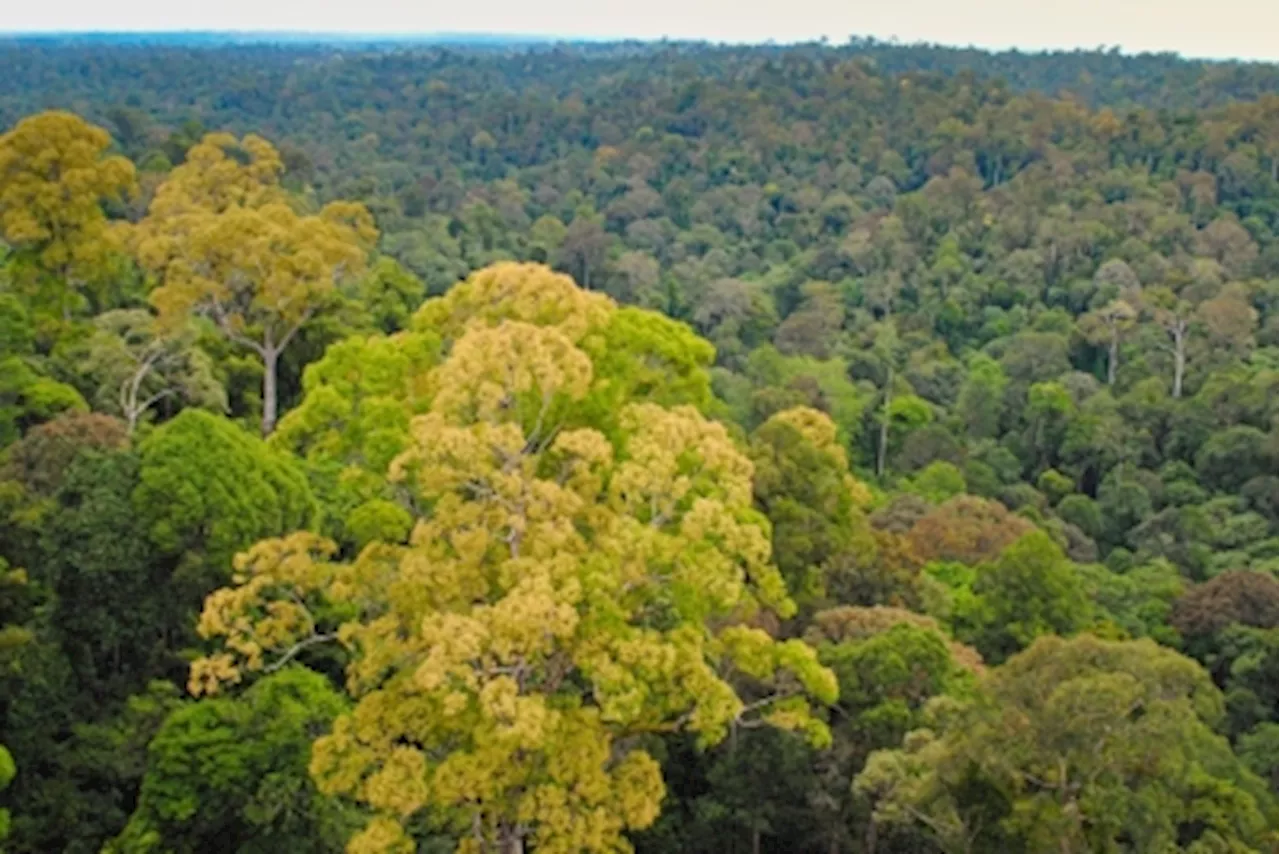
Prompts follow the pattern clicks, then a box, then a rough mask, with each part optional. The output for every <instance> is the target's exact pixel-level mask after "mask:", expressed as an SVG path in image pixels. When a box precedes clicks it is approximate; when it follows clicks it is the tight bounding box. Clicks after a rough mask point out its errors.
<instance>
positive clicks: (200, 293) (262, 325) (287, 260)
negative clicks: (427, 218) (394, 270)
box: [134, 134, 377, 436]
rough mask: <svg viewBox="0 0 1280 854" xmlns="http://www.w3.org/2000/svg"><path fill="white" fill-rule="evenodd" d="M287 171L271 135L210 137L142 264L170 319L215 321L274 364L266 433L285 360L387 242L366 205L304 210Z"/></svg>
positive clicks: (155, 299) (156, 218)
mask: <svg viewBox="0 0 1280 854" xmlns="http://www.w3.org/2000/svg"><path fill="white" fill-rule="evenodd" d="M241 156H243V157H245V158H246V159H247V161H248V162H247V163H244V164H241V162H240V160H239V159H238V157H241ZM282 168H283V166H282V164H281V161H280V158H279V155H278V154H277V153H276V150H275V149H274V148H272V147H271V145H270V143H268V142H267V141H266V140H264V139H262V138H261V137H256V136H252V135H250V136H246V137H245V138H244V139H243V140H241V141H240V142H239V143H237V142H236V140H235V138H234V137H232V136H231V135H230V134H210V135H208V136H206V137H205V138H204V140H202V141H201V142H200V144H199V145H197V146H194V147H193V148H192V149H191V151H189V152H188V153H187V161H186V163H184V164H183V165H182V166H179V167H177V168H176V169H174V170H173V172H172V173H170V175H169V178H168V180H166V181H165V182H164V183H163V184H162V185H160V187H159V188H158V189H157V190H156V195H155V198H154V199H153V200H152V202H151V205H150V207H149V208H148V210H147V217H146V219H144V220H143V221H142V222H141V223H139V225H138V228H137V231H136V234H135V235H134V246H135V249H136V251H137V253H138V258H139V260H141V261H142V263H143V264H144V265H145V266H147V267H148V268H149V269H151V270H153V271H154V272H156V273H157V274H158V275H159V276H160V277H161V285H160V287H159V288H157V289H156V290H155V291H153V292H152V294H151V301H152V303H153V304H154V305H155V306H156V308H157V309H158V310H159V312H160V316H161V318H162V320H164V321H166V322H169V323H173V324H181V323H185V322H186V319H187V318H188V317H189V316H190V315H191V314H193V313H196V314H204V315H207V316H208V317H209V318H211V319H212V320H213V321H214V322H215V323H216V324H217V327H218V329H219V330H221V332H222V334H223V335H225V336H226V337H227V338H229V339H230V340H232V341H234V342H236V343H237V344H239V345H241V346H243V347H247V348H248V349H249V350H251V351H252V352H254V353H256V354H257V356H258V358H260V359H261V360H262V367H263V374H262V433H263V435H264V436H265V435H269V434H270V433H271V431H272V430H274V429H275V425H276V419H277V409H278V406H279V403H278V392H277V372H278V365H279V361H280V354H281V353H282V352H283V351H284V349H285V348H286V347H288V346H289V342H290V341H292V340H293V338H294V336H295V335H297V334H298V331H299V330H300V329H301V328H302V327H303V326H305V325H306V323H307V322H308V321H309V320H311V318H312V317H313V316H314V315H315V314H316V313H317V312H320V311H323V310H324V309H326V308H327V307H330V306H331V305H332V304H333V303H334V300H333V296H334V294H335V288H336V283H338V282H340V281H342V280H343V279H346V278H348V277H354V276H357V275H359V274H360V273H361V272H362V271H363V270H364V267H365V262H366V256H367V254H368V251H369V249H370V248H371V247H372V245H373V243H374V240H375V239H376V237H377V231H376V230H375V229H374V226H373V219H372V217H371V216H370V215H369V212H368V211H367V210H365V208H364V206H363V205H360V204H355V203H349V202H330V203H329V204H328V205H326V206H325V207H324V208H323V209H321V210H320V212H319V213H317V214H312V215H307V216H300V215H298V214H297V213H296V212H295V211H294V210H293V209H292V208H291V207H290V206H289V204H288V200H287V198H286V196H285V194H284V192H283V190H282V189H281V188H280V185H279V181H280V173H281V170H282Z"/></svg>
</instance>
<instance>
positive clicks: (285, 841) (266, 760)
mask: <svg viewBox="0 0 1280 854" xmlns="http://www.w3.org/2000/svg"><path fill="white" fill-rule="evenodd" d="M345 710H346V704H345V702H344V700H343V698H342V697H341V696H340V695H339V694H337V693H336V692H335V691H334V690H333V688H332V687H330V685H329V684H328V682H327V680H325V678H324V677H323V676H320V675H319V674H316V673H312V672H310V671H308V670H305V669H303V668H297V667H294V668H289V669H286V670H282V671H280V672H279V673H275V674H272V675H271V676H268V677H267V678H265V679H263V680H261V681H260V682H258V683H256V684H255V685H254V686H253V687H252V688H250V689H249V690H248V691H246V692H245V693H244V694H243V695H242V696H240V697H237V698H215V699H207V700H201V701H200V702H197V703H189V704H187V705H185V706H183V707H181V708H179V709H177V710H176V711H174V712H172V713H171V714H170V715H169V716H168V717H167V718H165V720H164V723H163V724H162V725H161V726H160V729H159V731H158V732H157V733H156V734H155V737H154V738H153V739H152V740H151V743H150V745H149V746H148V748H147V762H146V773H145V776H144V777H143V778H142V786H141V790H140V792H139V795H138V804H137V807H136V809H135V810H134V812H133V815H132V816H131V817H130V818H129V823H128V825H127V826H126V827H125V829H124V831H123V832H122V833H121V834H120V836H119V837H117V838H116V839H115V840H113V841H111V842H109V843H108V844H107V846H106V847H105V848H104V849H103V850H104V851H105V852H107V854H114V852H120V854H124V852H132V853H133V854H144V852H153V851H172V852H175V854H179V853H180V854H195V852H200V851H208V850H210V849H214V848H216V849H220V850H234V851H240V852H246V854H248V852H264V854H265V852H269V851H282V850H283V851H298V852H316V854H320V852H333V854H337V852H339V851H341V850H342V844H343V841H344V837H345V835H346V834H347V833H349V832H351V830H353V829H354V828H355V826H357V823H356V822H355V821H353V820H352V819H353V818H354V816H351V815H350V814H344V809H343V807H342V806H341V805H340V804H339V803H337V802H336V801H334V800H332V799H329V798H325V797H323V796H322V795H320V794H319V792H317V791H316V789H315V785H314V783H312V781H311V779H310V777H309V776H308V774H307V763H308V761H309V759H310V754H311V742H312V741H313V740H314V738H315V736H316V735H317V734H318V733H320V732H323V731H324V730H325V729H327V728H328V727H329V726H330V725H331V723H332V722H333V720H334V718H336V717H337V716H338V715H339V714H341V713H342V712H344V711H345Z"/></svg>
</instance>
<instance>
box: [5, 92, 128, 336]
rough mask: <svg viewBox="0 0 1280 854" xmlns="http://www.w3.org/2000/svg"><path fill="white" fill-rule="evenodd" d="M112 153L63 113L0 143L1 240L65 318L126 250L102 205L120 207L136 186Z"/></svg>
mask: <svg viewBox="0 0 1280 854" xmlns="http://www.w3.org/2000/svg"><path fill="white" fill-rule="evenodd" d="M110 146H111V137H110V136H109V135H108V134H107V132H106V131H105V130H103V129H102V128H100V127H98V126H96V125H91V124H89V123H88V122H86V121H85V120H84V119H82V118H80V117H79V116H77V115H74V114H73V113H68V112H63V111H60V110H55V111H51V112H45V113H40V114H39V115H35V116H29V117H28V118H25V119H23V120H22V121H20V122H18V124H17V125H15V126H14V128H13V129H12V130H10V131H8V132H7V133H5V134H3V135H0V236H3V238H4V241H5V242H6V243H7V244H9V246H10V247H12V248H13V249H14V250H16V252H17V253H18V255H19V257H20V259H21V260H22V261H24V262H26V263H29V264H30V265H32V272H35V273H36V274H37V281H36V282H35V283H34V286H35V288H36V289H37V291H38V292H39V293H41V294H43V297H42V298H41V301H42V302H44V303H45V304H46V305H47V306H48V307H49V308H50V309H52V310H53V311H54V312H55V313H57V314H58V315H60V316H62V317H63V318H65V317H67V316H68V315H69V313H70V312H71V310H72V308H73V307H74V306H73V303H72V299H74V298H75V297H77V296H79V297H83V296H84V294H83V293H82V291H84V290H85V289H86V288H88V287H89V286H90V285H91V284H96V283H99V282H100V281H101V279H102V277H103V274H104V273H106V272H108V269H109V264H110V261H111V259H112V256H113V255H117V254H119V253H120V250H121V249H122V248H123V244H122V241H121V240H120V234H119V232H118V230H117V229H115V228H114V227H113V226H112V223H110V222H109V221H108V219H107V216H106V213H105V212H104V211H103V208H102V205H103V203H104V202H120V201H123V199H124V198H125V196H126V195H127V194H129V193H130V192H132V191H133V190H134V189H135V188H136V182H135V176H134V168H133V164H132V163H130V162H129V161H128V160H126V159H125V158H123V157H120V156H118V155H110V156H108V155H107V154H106V151H107V149H108V148H109V147H110ZM96 307H97V308H98V309H101V308H102V307H103V306H101V305H97V306H96Z"/></svg>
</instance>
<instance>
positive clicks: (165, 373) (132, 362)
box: [81, 309, 227, 433]
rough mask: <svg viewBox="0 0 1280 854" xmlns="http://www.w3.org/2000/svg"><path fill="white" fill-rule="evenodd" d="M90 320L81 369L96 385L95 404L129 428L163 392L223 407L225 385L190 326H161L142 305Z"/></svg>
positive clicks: (210, 406) (217, 408)
mask: <svg viewBox="0 0 1280 854" xmlns="http://www.w3.org/2000/svg"><path fill="white" fill-rule="evenodd" d="M93 325H94V327H95V328H96V332H95V334H94V335H93V337H92V338H90V339H89V341H88V342H87V343H86V345H85V353H84V356H83V359H82V361H81V370H82V372H83V374H84V375H85V376H88V377H91V378H92V379H93V381H94V383H95V384H96V385H97V387H98V393H97V395H96V396H95V398H94V403H95V404H96V405H97V407H98V408H99V409H102V410H105V411H107V412H110V413H111V414H113V415H119V416H120V417H122V418H123V419H124V420H125V423H126V424H127V425H128V427H129V432H130V433H133V431H134V430H136V429H137V426H138V422H139V421H140V420H141V419H142V418H143V416H144V415H146V414H147V413H148V412H149V411H150V410H151V409H152V407H154V406H155V405H156V404H158V403H159V402H160V401H162V400H165V399H167V398H180V399H181V400H183V401H185V402H186V403H189V404H191V405H193V406H203V407H205V408H208V409H212V410H214V411H217V412H222V411H225V410H226V408H227V393H226V390H225V389H223V387H222V385H221V383H219V382H218V381H217V379H216V378H215V377H214V375H213V364H212V361H211V360H210V358H209V356H208V355H207V354H206V353H205V352H204V351H203V350H201V349H199V348H198V347H197V346H196V337H197V332H196V330H195V329H194V328H192V327H191V326H186V327H177V328H166V327H163V326H161V325H160V324H158V323H157V322H156V318H155V316H154V315H152V314H151V312H149V311H145V310H142V309H117V310H115V311H108V312H104V313H103V314H100V315H98V316H97V317H95V318H94V319H93Z"/></svg>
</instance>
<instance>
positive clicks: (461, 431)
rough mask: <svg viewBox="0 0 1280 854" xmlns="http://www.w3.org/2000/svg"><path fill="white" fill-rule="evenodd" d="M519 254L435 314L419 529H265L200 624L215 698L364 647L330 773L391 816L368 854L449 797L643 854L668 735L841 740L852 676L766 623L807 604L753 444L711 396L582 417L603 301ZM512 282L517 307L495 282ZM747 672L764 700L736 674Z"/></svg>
mask: <svg viewBox="0 0 1280 854" xmlns="http://www.w3.org/2000/svg"><path fill="white" fill-rule="evenodd" d="M520 272H521V268H512V267H509V266H506V267H502V266H500V267H498V268H495V269H494V270H492V271H488V273H487V275H482V276H479V277H477V278H476V279H475V280H474V281H471V282H468V283H465V284H464V285H463V286H460V288H459V291H458V294H457V296H454V297H452V298H451V297H446V298H445V299H444V300H442V301H440V302H439V303H438V304H437V305H434V306H430V307H429V308H424V310H423V312H422V313H420V315H419V318H418V320H419V321H423V320H426V319H428V318H432V319H435V320H436V321H438V324H437V325H436V327H435V328H436V329H438V330H439V334H441V335H443V336H446V337H451V336H452V335H453V334H455V332H454V330H455V329H459V328H460V329H461V330H463V331H461V333H460V334H459V335H458V337H457V338H456V340H454V343H453V346H452V348H451V350H450V351H449V355H448V357H447V358H446V359H445V360H444V361H443V362H442V363H441V364H440V365H439V366H438V367H436V368H434V369H433V370H432V372H431V374H430V377H429V384H430V386H431V387H432V388H433V389H434V390H435V393H434V396H433V399H432V401H431V405H430V407H429V410H428V411H427V412H426V413H425V414H423V415H421V416H418V417H417V418H415V419H414V421H413V423H412V427H411V432H412V438H411V442H410V444H409V446H408V448H407V449H406V450H405V452H404V453H403V454H401V455H400V456H399V457H397V459H396V460H395V461H394V462H393V463H392V465H391V469H390V472H391V475H392V477H393V479H403V480H404V482H406V483H408V484H410V485H411V487H412V489H413V490H414V492H415V493H416V502H415V503H416V506H417V507H418V508H420V510H419V512H418V519H417V522H416V525H415V529H414V533H413V535H412V536H411V538H410V542H409V544H408V545H407V546H400V545H396V544H393V543H374V544H371V545H369V546H367V547H366V548H365V549H364V550H363V551H362V552H361V553H360V555H359V556H358V557H357V558H356V559H355V561H353V562H351V563H347V564H342V563H335V562H333V560H332V556H333V553H334V544H333V543H331V542H327V541H325V540H324V539H322V538H318V537H315V536H313V535H310V534H306V533H299V534H295V535H291V536H289V537H286V538H284V539H277V540H267V541H264V542H262V543H259V544H258V545H257V546H255V547H254V548H253V549H251V550H250V551H249V552H247V553H246V554H244V555H242V556H241V557H240V558H239V559H238V561H237V566H238V574H237V576H236V582H235V584H234V585H233V586H231V587H227V588H224V589H223V590H220V591H218V592H216V593H214V594H212V595H211V596H210V597H209V599H208V600H207V602H206V607H205V612H204V614H203V616H202V618H201V623H200V631H201V633H202V634H203V635H204V636H206V637H210V638H213V637H221V638H223V643H224V650H225V651H223V652H219V653H217V654H215V655H213V656H211V657H209V658H206V659H203V660H201V661H200V662H197V663H196V664H195V665H194V666H193V668H192V672H191V683H190V684H191V688H192V690H193V691H194V692H196V693H203V692H212V691H216V690H218V689H219V687H220V686H222V685H225V684H227V683H231V682H235V681H238V680H240V679H243V678H245V676H247V675H248V674H250V673H252V672H254V671H259V670H264V669H275V668H277V667H279V666H280V665H281V664H282V663H283V662H285V661H287V660H289V659H291V658H292V657H294V656H295V655H297V654H298V653H299V652H300V651H302V650H304V649H306V648H308V647H310V646H313V645H315V644H318V643H324V642H327V641H330V640H334V639H336V640H338V641H339V642H341V644H342V645H343V646H344V647H345V648H346V649H347V650H348V653H349V656H350V658H349V664H348V665H347V691H348V692H349V693H350V694H351V696H352V698H353V700H354V709H353V711H352V712H351V713H350V714H346V715H342V716H340V717H339V718H338V719H337V721H336V722H335V724H334V727H333V730H332V732H331V733H329V734H328V735H326V736H324V737H322V738H321V739H320V740H319V741H317V743H316V745H315V750H314V753H313V756H312V761H311V771H312V774H313V776H314V777H315V779H316V780H317V783H318V785H319V787H320V789H321V791H323V792H326V793H329V794H341V795H346V796H350V797H354V798H356V799H358V800H361V801H363V802H365V803H366V804H368V806H369V807H370V808H371V809H372V810H373V811H374V813H375V818H374V819H373V820H372V821H371V822H370V823H369V825H368V826H367V827H366V828H365V830H364V831H362V833H361V834H359V835H358V836H357V837H356V838H355V839H353V840H352V842H351V843H350V847H349V850H351V851H374V850H378V851H381V850H396V851H401V850H407V847H408V846H410V845H411V843H410V842H409V840H408V837H407V836H406V835H405V833H406V832H405V830H404V825H403V822H404V821H405V820H406V819H409V818H411V817H412V816H414V815H416V814H419V813H421V812H422V811H423V810H426V809H428V808H430V809H431V810H432V811H433V814H435V815H438V816H440V817H441V818H442V819H443V820H444V821H445V822H447V824H448V825H449V826H450V827H452V828H453V829H454V830H456V831H457V832H458V833H459V835H460V836H461V838H462V841H461V842H460V844H459V849H458V850H459V851H463V852H479V851H481V850H499V851H502V852H505V854H513V853H514V852H518V851H522V850H524V848H525V846H526V845H532V846H533V847H535V848H536V849H537V850H539V851H570V850H572V851H580V850H588V851H615V850H626V848H627V847H628V846H627V845H626V843H625V842H624V840H623V837H622V833H623V832H624V831H625V830H626V829H628V828H641V827H645V826H647V825H648V824H650V823H652V821H653V820H654V817H655V816H656V814H657V810H658V805H659V802H660V800H661V797H662V791H663V786H662V780H661V776H660V773H659V771H658V766H657V764H656V762H655V761H654V760H653V759H652V758H651V756H650V755H649V754H648V753H647V752H646V751H645V750H644V749H643V748H642V747H641V743H640V742H639V741H637V738H639V737H640V736H642V735H643V734H644V733H653V732H669V731H677V730H681V729H686V728H687V729H689V730H692V731H693V732H695V733H697V734H698V735H699V737H700V738H701V739H702V740H703V741H704V742H705V743H715V742H717V741H719V740H720V739H721V738H723V737H724V736H725V735H726V734H727V733H728V731H729V730H730V729H732V728H735V727H739V726H757V725H760V724H762V723H765V722H769V723H772V724H774V725H777V726H781V727H783V728H787V729H796V730H800V731H802V732H805V733H806V734H808V735H809V736H810V737H811V738H813V739H814V740H815V741H817V742H819V743H821V742H823V741H824V740H825V738H826V730H825V727H823V726H822V724H821V723H820V722H819V721H818V720H817V719H816V718H814V717H813V716H812V715H811V714H810V712H809V710H808V704H807V702H806V699H805V695H806V694H812V695H813V696H815V697H817V698H818V699H820V700H823V701H826V702H829V701H830V700H832V699H834V697H835V692H836V685H835V680H834V677H833V676H832V675H831V674H830V672H829V671H827V670H825V669H824V668H822V667H821V666H820V665H819V664H818V662H817V660H816V658H815V656H814V653H813V651H812V650H811V649H810V648H809V647H807V646H806V645H805V644H803V643H802V642H800V641H785V642H778V641H775V640H774V639H772V638H771V637H770V636H769V635H768V634H767V633H766V632H764V631H763V630H761V629H759V628H754V627H751V626H749V625H745V624H743V623H742V620H743V619H744V618H747V617H749V616H750V615H752V614H754V613H757V612H758V611H759V610H760V609H762V608H763V609H775V610H777V611H778V612H779V613H780V614H781V615H782V616H786V615H788V614H790V613H791V612H792V611H793V610H794V607H795V606H794V605H793V604H792V603H791V602H790V600H789V599H788V598H787V595H786V589H785V585H784V584H783V581H782V578H781V576H780V575H779V574H778V572H777V570H776V569H774V568H773V567H771V566H770V565H769V564H768V563H767V561H768V554H769V545H768V538H767V525H766V524H765V523H764V521H763V519H762V518H761V517H760V516H759V515H758V514H756V513H755V512H754V511H752V510H751V507H750V500H751V483H750V473H751V465H750V462H749V461H748V460H747V459H746V457H744V456H742V455H741V454H740V453H739V452H738V451H737V449H736V448H735V447H734V446H733V444H732V442H731V441H730V440H729V437H728V434H727V432H726V431H725V430H724V428H723V427H722V426H721V425H718V424H714V423H712V422H709V421H707V420H705V419H704V418H703V417H702V416H701V415H700V414H699V413H698V412H697V410H695V409H694V408H693V407H690V406H676V407H673V408H670V409H666V408H663V407H662V406H659V405H657V404H654V403H649V402H643V403H642V402H627V403H624V404H623V405H622V406H621V407H620V408H619V411H617V412H615V413H614V414H613V417H614V419H615V420H614V425H615V426H614V427H612V428H611V429H610V431H609V434H606V433H604V432H601V431H600V430H598V429H596V428H594V427H592V426H589V424H585V423H584V424H582V426H568V425H572V424H574V423H575V413H577V407H578V406H579V405H580V404H582V403H583V402H584V401H588V399H589V395H590V393H591V390H592V385H593V382H592V380H593V367H592V361H591V359H590V358H589V357H588V355H587V354H586V353H585V352H583V351H582V350H581V349H579V348H578V347H577V346H575V344H574V338H573V337H572V331H574V330H578V331H579V333H580V334H581V332H582V331H583V330H585V329H587V328H589V321H590V318H589V317H584V316H583V315H582V314H581V313H580V311H574V310H573V306H572V305H571V304H568V303H566V302H563V301H561V302H559V303H556V302H551V301H548V300H546V299H545V297H546V296H547V295H546V294H542V295H541V296H543V297H544V299H543V300H542V301H541V302H540V303H539V302H538V301H537V300H534V301H533V302H525V301H522V300H520V299H519V288H520V286H521V284H522V283H527V282H531V281H533V280H530V279H528V278H523V279H522V278H521V277H520V276H519V275H518V274H519V273H520ZM526 272H529V271H526ZM504 274H512V275H515V280H514V282H504V279H503V277H504ZM504 286H509V287H510V288H511V289H510V290H507V293H508V295H509V296H510V303H508V304H503V303H502V302H497V303H495V302H493V301H491V300H485V299H479V297H481V296H482V295H483V294H484V293H485V292H486V289H498V290H499V292H501V291H502V290H503V289H504ZM489 292H490V293H492V291H489ZM579 293H580V292H579ZM533 295H536V293H535V294H533ZM566 296H573V295H572V294H566ZM577 302H578V305H579V306H580V307H581V308H585V309H587V310H588V311H592V310H594V311H598V312H603V313H605V314H607V313H609V312H611V311H616V309H615V308H613V307H612V304H611V302H610V301H608V300H607V299H604V298H597V296H596V295H591V294H581V293H580V296H579V297H578V298H577ZM503 312H506V313H507V315H508V317H507V318H501V315H502V313H503ZM511 314H517V315H519V316H520V318H521V319H512V318H510V315H511ZM500 318H501V319H500ZM534 318H539V319H541V320H542V321H543V322H544V323H547V324H548V325H534V324H533V323H531V322H529V321H530V320H531V319H534ZM584 324H585V325H584ZM590 411H591V410H588V413H589V412H590ZM579 423H581V422H579ZM610 434H611V435H610ZM735 667H736V668H737V669H738V671H739V672H740V674H741V676H740V677H739V678H740V679H741V680H742V681H741V682H740V683H739V684H740V685H741V688H740V689H739V690H741V691H742V692H744V693H745V696H740V694H739V693H738V691H735V688H734V685H733V684H731V683H730V682H729V681H726V679H725V678H724V677H723V676H721V675H720V674H722V673H728V672H731V671H732V670H733V669H734V668H735Z"/></svg>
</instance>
